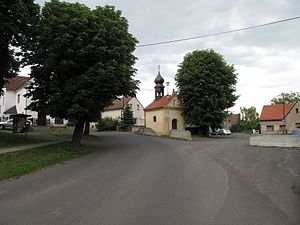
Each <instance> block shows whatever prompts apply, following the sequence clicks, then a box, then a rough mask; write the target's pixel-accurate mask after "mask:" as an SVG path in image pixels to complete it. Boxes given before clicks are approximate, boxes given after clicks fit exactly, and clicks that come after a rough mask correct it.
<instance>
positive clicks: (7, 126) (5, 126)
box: [0, 119, 32, 130]
mask: <svg viewBox="0 0 300 225" xmlns="http://www.w3.org/2000/svg"><path fill="white" fill-rule="evenodd" d="M26 125H27V126H29V128H30V127H32V122H31V121H30V120H26ZM12 129H13V119H9V120H6V121H5V122H0V130H12Z"/></svg>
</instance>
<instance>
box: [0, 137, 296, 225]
mask: <svg viewBox="0 0 300 225" xmlns="http://www.w3.org/2000/svg"><path fill="white" fill-rule="evenodd" d="M98 135H99V140H98V139H97V140H98V141H97V142H98V143H97V151H96V152H95V153H93V154H90V155H88V156H84V157H82V158H80V159H76V160H73V161H70V162H68V163H66V164H63V165H58V166H53V167H50V168H47V169H44V170H41V171H39V172H36V173H33V174H30V175H26V176H23V177H21V178H20V179H17V180H12V181H4V182H1V183H0V224H1V225H19V224H20V225H21V224H22V225H24V224H25V225H27V224H28V225H40V224H47V225H50V224H53V225H54V224H55V225H69V224H72V225H197V224H204V225H206V224H207V225H212V224H216V225H217V224H228V225H229V224H230V225H235V224H236V225H243V224H245V225H246V224H251V225H252V224H255V225H259V224H261V225H269V224H270V225H277V224H278V225H283V224H285V225H288V224H293V223H292V222H291V221H289V219H288V218H287V216H286V215H285V214H284V213H283V212H282V211H281V210H280V209H279V208H278V207H277V206H276V205H274V204H272V202H270V201H269V200H268V199H267V198H265V197H264V195H262V194H261V193H260V192H259V191H258V190H257V189H256V188H255V187H254V186H252V185H251V184H249V183H248V182H247V180H246V179H244V178H243V176H241V175H240V174H238V173H236V172H235V171H234V170H233V169H232V168H230V166H228V165H226V163H224V162H222V161H220V160H219V159H218V158H214V157H212V156H210V155H209V154H206V153H205V151H199V150H195V147H194V146H195V142H194V143H190V142H185V141H176V140H171V139H166V138H156V137H147V136H137V135H134V134H128V133H118V132H112V133H100V134H98ZM196 144H197V143H196ZM197 145H198V144H197ZM198 147H199V146H198ZM210 147H211V146H210ZM203 148H205V146H204V147H203Z"/></svg>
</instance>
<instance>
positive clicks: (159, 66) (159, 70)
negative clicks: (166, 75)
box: [157, 65, 160, 73]
mask: <svg viewBox="0 0 300 225" xmlns="http://www.w3.org/2000/svg"><path fill="white" fill-rule="evenodd" d="M157 69H158V73H160V65H158V67H157Z"/></svg>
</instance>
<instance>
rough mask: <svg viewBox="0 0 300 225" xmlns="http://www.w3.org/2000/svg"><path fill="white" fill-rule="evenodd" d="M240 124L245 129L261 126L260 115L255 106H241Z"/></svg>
mask: <svg viewBox="0 0 300 225" xmlns="http://www.w3.org/2000/svg"><path fill="white" fill-rule="evenodd" d="M240 110H241V117H242V118H241V121H240V126H241V128H242V129H243V130H252V129H256V128H257V127H259V116H258V113H257V112H256V108H255V107H254V106H252V107H250V108H245V107H241V108H240Z"/></svg>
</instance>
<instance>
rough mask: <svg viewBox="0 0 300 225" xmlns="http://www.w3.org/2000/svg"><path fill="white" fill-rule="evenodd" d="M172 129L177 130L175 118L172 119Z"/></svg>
mask: <svg viewBox="0 0 300 225" xmlns="http://www.w3.org/2000/svg"><path fill="white" fill-rule="evenodd" d="M172 130H177V119H173V120H172Z"/></svg>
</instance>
